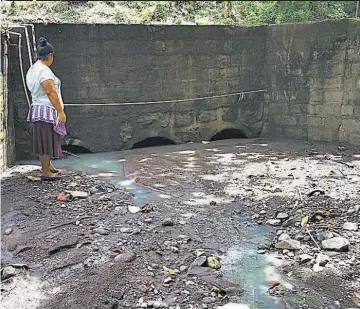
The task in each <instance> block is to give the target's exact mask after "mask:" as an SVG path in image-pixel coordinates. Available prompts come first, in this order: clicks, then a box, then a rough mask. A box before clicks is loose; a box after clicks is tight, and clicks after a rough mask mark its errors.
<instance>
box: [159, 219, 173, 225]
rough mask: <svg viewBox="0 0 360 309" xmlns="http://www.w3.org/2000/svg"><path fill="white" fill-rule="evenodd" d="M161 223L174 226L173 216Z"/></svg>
mask: <svg viewBox="0 0 360 309" xmlns="http://www.w3.org/2000/svg"><path fill="white" fill-rule="evenodd" d="M161 224H162V226H174V221H173V220H172V219H171V218H167V219H165V220H164V221H163V222H162V223H161Z"/></svg>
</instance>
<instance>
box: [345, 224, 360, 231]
mask: <svg viewBox="0 0 360 309" xmlns="http://www.w3.org/2000/svg"><path fill="white" fill-rule="evenodd" d="M358 228H359V226H358V224H357V223H353V222H345V223H344V225H343V229H344V230H347V231H357V230H358Z"/></svg>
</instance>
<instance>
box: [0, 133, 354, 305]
mask: <svg viewBox="0 0 360 309" xmlns="http://www.w3.org/2000/svg"><path fill="white" fill-rule="evenodd" d="M105 157H106V156H103V155H88V157H81V159H79V161H78V162H77V163H76V164H75V165H74V164H68V163H67V161H66V160H64V162H58V166H61V167H62V168H63V169H62V170H61V173H62V175H64V179H63V180H62V181H61V182H58V183H53V184H52V183H40V182H30V181H28V180H27V179H26V176H27V175H37V173H38V171H37V170H36V169H34V168H33V167H32V166H29V165H28V166H17V167H16V168H14V169H12V170H10V171H8V172H7V173H6V174H4V175H3V179H2V185H1V188H2V192H1V197H2V199H1V200H2V227H1V231H2V242H1V250H2V255H1V262H2V267H5V266H8V265H13V266H11V268H10V269H9V268H8V269H7V270H6V271H7V272H10V273H12V275H11V276H10V277H9V278H7V279H4V269H3V270H2V277H3V284H2V290H3V293H2V296H1V297H2V307H3V308H14V304H16V306H15V307H19V308H20V307H21V308H29V309H30V308H40V309H45V308H49V309H50V308H137V307H158V308H161V307H164V308H165V307H170V308H217V307H218V306H220V305H225V304H227V303H230V302H233V303H238V304H240V303H242V304H247V305H249V306H250V308H252V309H255V308H275V309H280V308H355V307H356V303H357V301H358V300H357V295H358V294H357V291H360V281H359V262H358V261H359V257H360V247H359V241H360V238H359V233H358V231H354V230H347V229H344V228H343V227H344V223H346V222H351V223H354V224H357V223H358V222H359V213H358V211H357V209H358V208H357V205H359V204H360V202H359V201H360V199H359V196H360V185H359V179H360V151H359V150H358V149H357V148H355V147H339V145H335V144H328V143H306V142H301V141H292V140H270V139H256V140H233V141H220V142H213V143H210V144H206V145H204V144H200V145H199V144H188V145H178V146H169V147H159V148H153V149H141V150H137V151H128V152H120V153H117V154H116V155H115V156H113V157H112V159H111V160H110V159H109V158H108V157H106V158H105ZM104 158H105V159H106V160H107V161H105V159H104ZM114 158H116V160H115V159H114ZM84 162H91V164H90V163H86V164H88V165H86V164H85V163H84ZM94 162H97V163H96V164H94ZM113 164H118V165H119V166H121V168H119V169H117V168H114V167H113ZM74 166H77V168H78V169H79V171H75V170H74ZM105 166H110V167H108V168H105ZM66 167H67V168H66ZM70 167H71V168H70ZM122 168H124V169H125V175H126V178H127V179H128V180H129V181H127V182H124V175H122V171H121V169H122ZM85 171H86V173H85ZM114 183H115V184H116V183H121V184H122V185H121V186H119V187H115V188H114V187H113V186H112V185H111V184H114ZM104 188H105V189H104ZM149 188H151V193H150V194H149V193H148V192H149ZM316 189H319V190H320V192H321V194H318V193H315V194H314V195H312V196H308V195H309V193H310V192H311V191H313V190H316ZM65 190H69V191H74V190H78V191H85V192H89V193H91V194H89V196H88V197H86V198H82V199H75V200H73V201H69V202H64V201H57V200H56V196H57V194H58V193H59V192H63V191H65ZM138 196H140V197H141V199H140V201H141V203H139V202H137V203H135V202H134V201H136V199H137V197H138ZM134 205H135V206H136V207H138V206H143V205H146V207H145V208H143V209H142V210H143V211H141V212H138V213H135V214H133V213H131V211H134V209H133V208H131V206H134ZM129 207H130V208H129ZM129 209H130V210H131V211H129ZM135 210H139V209H135ZM279 212H281V213H285V214H286V215H287V218H286V220H281V221H280V222H272V221H271V220H276V218H277V216H278V214H279ZM317 212H319V213H321V214H322V215H323V217H322V218H321V220H320V221H319V222H312V221H309V222H308V223H307V224H306V225H305V226H301V225H300V222H301V220H302V219H303V218H304V217H306V216H307V215H309V216H310V217H311V216H312V215H313V214H315V213H317ZM165 221H166V222H165ZM274 225H275V226H274ZM10 229H11V230H10ZM325 232H331V233H333V234H334V235H333V236H334V237H335V236H338V237H344V238H346V239H347V240H348V241H349V246H348V248H347V249H348V251H345V252H335V251H333V250H330V251H325V250H324V248H323V246H322V240H321V238H318V237H320V236H318V234H319V233H325ZM309 233H310V234H309ZM281 234H286V235H289V237H291V238H293V239H296V240H297V241H299V243H300V247H299V248H298V249H296V250H287V249H284V250H283V249H279V248H276V246H277V244H278V243H279V242H280V240H279V237H280V236H281ZM309 235H311V237H310V236H309ZM320 253H321V254H324V255H326V256H328V259H327V260H326V262H325V264H326V265H325V264H324V263H322V264H321V265H322V266H319V265H317V262H316V259H317V257H318V255H319V254H320ZM304 254H308V255H309V256H310V257H309V261H307V262H305V263H300V257H301V255H304ZM197 256H198V258H197ZM209 257H210V258H214V259H215V261H218V262H220V264H221V268H220V269H213V268H211V267H210V266H211V264H209V262H208V259H209ZM204 259H205V262H204ZM199 261H202V263H200V264H201V265H202V266H200V264H199ZM19 263H24V264H27V265H28V266H25V267H22V266H21V265H16V264H19ZM14 264H15V265H14ZM316 265H317V266H316ZM318 266H319V267H320V268H319V267H318ZM274 285H276V286H274ZM269 288H270V290H269ZM269 294H270V295H269ZM154 302H155V303H154Z"/></svg>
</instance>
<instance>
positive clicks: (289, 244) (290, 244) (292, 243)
mask: <svg viewBox="0 0 360 309" xmlns="http://www.w3.org/2000/svg"><path fill="white" fill-rule="evenodd" d="M275 248H276V249H288V250H299V249H300V241H298V240H294V239H287V240H283V241H280V242H278V243H277V244H276V245H275Z"/></svg>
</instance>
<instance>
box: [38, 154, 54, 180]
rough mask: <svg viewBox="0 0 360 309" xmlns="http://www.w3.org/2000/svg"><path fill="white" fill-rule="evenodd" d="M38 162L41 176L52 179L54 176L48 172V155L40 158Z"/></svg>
mask: <svg viewBox="0 0 360 309" xmlns="http://www.w3.org/2000/svg"><path fill="white" fill-rule="evenodd" d="M40 162H41V170H42V175H43V176H46V177H53V176H55V175H54V174H52V173H51V172H50V164H51V163H50V156H48V155H42V156H40Z"/></svg>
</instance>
